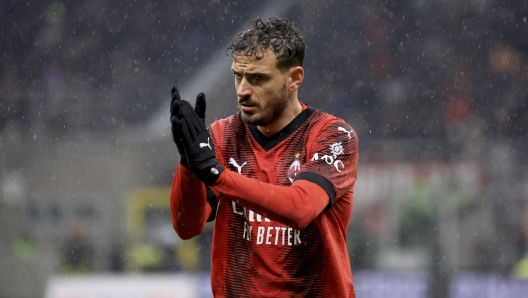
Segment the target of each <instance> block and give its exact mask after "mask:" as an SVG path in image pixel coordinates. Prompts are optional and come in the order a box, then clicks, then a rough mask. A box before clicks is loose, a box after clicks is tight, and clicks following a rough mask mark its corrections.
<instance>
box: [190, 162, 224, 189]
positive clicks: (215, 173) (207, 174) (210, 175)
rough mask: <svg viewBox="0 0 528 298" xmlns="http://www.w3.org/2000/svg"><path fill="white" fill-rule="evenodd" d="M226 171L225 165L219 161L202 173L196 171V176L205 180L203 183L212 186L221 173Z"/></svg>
mask: <svg viewBox="0 0 528 298" xmlns="http://www.w3.org/2000/svg"><path fill="white" fill-rule="evenodd" d="M223 171H224V167H222V166H221V165H219V164H218V163H217V164H216V165H214V166H212V167H207V168H206V169H204V170H203V171H202V172H200V173H197V175H196V173H195V175H196V177H197V178H198V179H200V180H202V181H203V183H204V184H205V185H207V186H210V185H211V184H213V183H215V182H216V180H217V179H218V177H220V174H222V172H223Z"/></svg>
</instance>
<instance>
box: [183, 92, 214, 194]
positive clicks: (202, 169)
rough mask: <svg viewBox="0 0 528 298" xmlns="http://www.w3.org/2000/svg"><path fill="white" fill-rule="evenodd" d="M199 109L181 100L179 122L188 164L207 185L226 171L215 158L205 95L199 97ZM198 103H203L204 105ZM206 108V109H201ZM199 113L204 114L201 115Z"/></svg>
mask: <svg viewBox="0 0 528 298" xmlns="http://www.w3.org/2000/svg"><path fill="white" fill-rule="evenodd" d="M196 101H197V104H196V105H197V107H200V109H199V108H195V109H193V108H192V106H191V104H190V103H189V102H187V101H185V100H181V104H180V107H179V112H180V115H181V118H179V120H178V126H179V131H180V132H181V133H182V134H183V138H180V140H182V144H183V148H184V150H185V152H186V154H187V156H186V158H187V162H188V163H189V166H190V169H191V171H192V172H193V173H194V175H195V176H196V177H197V178H198V179H200V180H201V181H203V182H204V183H205V185H211V184H213V183H214V182H215V181H216V179H218V176H220V174H221V173H222V172H223V171H224V168H223V167H222V166H220V164H219V163H218V160H217V159H216V157H215V148H214V146H213V142H212V141H211V137H210V135H209V131H208V130H207V128H206V127H205V123H204V121H203V119H204V118H205V95H203V94H201V96H200V95H198V98H197V100H196ZM198 101H200V102H201V101H203V103H204V104H203V105H202V104H201V103H200V104H198ZM201 107H204V109H201ZM199 113H203V116H204V117H203V118H202V115H199Z"/></svg>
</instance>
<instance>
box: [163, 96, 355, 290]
mask: <svg viewBox="0 0 528 298" xmlns="http://www.w3.org/2000/svg"><path fill="white" fill-rule="evenodd" d="M303 107H304V110H303V111H302V112H301V113H300V114H299V115H298V116H297V117H296V118H295V119H294V120H293V121H292V122H291V123H290V124H288V125H287V126H286V127H285V128H284V129H282V130H281V131H280V132H278V133H276V134H274V135H272V136H269V137H267V136H265V135H263V134H262V133H261V132H260V131H259V130H258V129H257V127H255V126H253V125H251V124H246V123H244V122H243V121H242V120H241V117H240V114H239V113H237V114H235V115H233V116H231V117H228V118H225V119H222V120H218V121H216V122H214V123H213V124H212V125H211V127H210V133H211V139H212V141H213V143H214V146H215V148H216V149H215V150H216V157H217V159H218V161H219V163H220V164H221V165H222V166H224V167H225V169H226V170H225V171H224V173H222V175H221V176H220V178H219V180H220V181H217V183H215V184H213V185H212V186H211V187H210V190H211V191H212V192H210V195H209V198H208V202H209V204H210V205H211V206H210V207H208V208H207V209H206V211H205V212H206V213H207V214H205V217H206V218H207V217H208V218H209V220H213V219H216V222H215V227H214V232H213V246H212V266H211V268H212V270H211V282H212V289H213V294H214V295H215V297H355V292H354V286H353V280H352V272H351V267H350V261H349V256H348V253H347V248H346V230H347V228H348V224H349V221H350V218H351V215H352V209H353V190H354V183H355V181H356V177H357V163H358V160H359V157H358V140H357V135H356V133H355V132H354V130H353V129H352V127H351V126H350V125H348V124H347V123H345V122H344V121H343V120H342V119H339V118H336V117H334V116H332V115H330V114H327V113H324V112H322V111H320V110H316V109H313V108H307V107H306V106H305V105H303ZM177 176H178V175H177ZM245 177H249V178H252V179H247V178H245ZM176 180H177V178H175V184H174V185H173V192H176V190H175V188H178V189H179V187H180V182H178V181H176ZM256 181H258V183H257V182H256ZM277 186H281V187H280V188H279V187H277ZM293 186H297V192H296V193H294V194H292V195H291V196H292V197H296V198H297V197H298V198H299V200H297V201H292V200H289V199H288V198H289V193H287V192H286V190H288V191H290V190H291V189H293ZM323 190H324V191H323ZM179 191H180V192H181V191H182V190H181V189H180V190H179ZM202 192H203V191H202ZM213 193H214V195H212V194H213ZM286 194H288V195H286ZM180 195H184V194H181V193H180ZM172 196H173V195H171V201H172V200H176V199H178V198H176V197H175V198H174V199H173V197H172ZM174 196H176V194H174ZM248 198H250V199H248ZM257 200H258V201H257ZM299 202H302V203H299ZM312 206H313V207H312ZM318 206H320V207H318ZM325 206H326V207H325ZM175 208H176V207H175ZM268 210H269V211H268ZM273 210H275V211H273ZM177 212H178V211H177V210H175V209H173V221H174V218H175V217H176V214H175V213H177ZM313 212H316V214H313ZM296 213H298V214H296ZM306 214H313V219H310V222H309V223H308V222H307V223H306V224H298V226H296V224H295V223H296V222H302V220H303V217H305V218H309V217H307V216H308V215H306ZM283 218H284V220H282V219H283ZM287 218H299V219H298V220H297V221H295V220H291V221H288V220H286V219H287ZM175 225H176V223H175ZM202 228H203V227H202Z"/></svg>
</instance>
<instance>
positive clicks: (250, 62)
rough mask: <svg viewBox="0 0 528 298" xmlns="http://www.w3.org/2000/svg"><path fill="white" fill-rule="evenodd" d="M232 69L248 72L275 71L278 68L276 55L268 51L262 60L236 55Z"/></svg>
mask: <svg viewBox="0 0 528 298" xmlns="http://www.w3.org/2000/svg"><path fill="white" fill-rule="evenodd" d="M233 58H234V59H233V63H232V66H231V68H233V69H234V70H241V69H244V70H246V71H273V70H278V68H277V57H276V56H275V53H273V52H272V51H270V50H267V51H265V52H264V53H263V57H262V58H261V59H257V57H255V56H250V57H248V56H244V55H235V56H234V57H233Z"/></svg>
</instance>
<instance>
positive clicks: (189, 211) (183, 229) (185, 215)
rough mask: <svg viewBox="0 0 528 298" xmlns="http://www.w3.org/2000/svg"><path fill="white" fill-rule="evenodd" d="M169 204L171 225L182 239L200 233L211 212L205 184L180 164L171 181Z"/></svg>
mask: <svg viewBox="0 0 528 298" xmlns="http://www.w3.org/2000/svg"><path fill="white" fill-rule="evenodd" d="M170 205H171V213H172V226H173V228H174V230H175V231H176V233H177V234H178V236H180V238H181V239H183V240H187V239H191V238H193V237H194V236H196V235H198V234H200V233H201V232H202V230H203V229H204V227H205V224H206V223H207V219H208V218H209V216H210V215H211V213H212V212H213V208H212V207H211V205H210V204H209V203H208V202H207V191H206V188H205V185H204V184H203V182H202V181H200V180H198V179H197V178H196V177H195V176H194V174H193V173H192V172H191V171H190V170H189V169H187V168H185V167H184V166H182V165H181V164H178V169H177V170H176V174H175V175H174V180H173V182H172V190H171V195H170Z"/></svg>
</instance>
